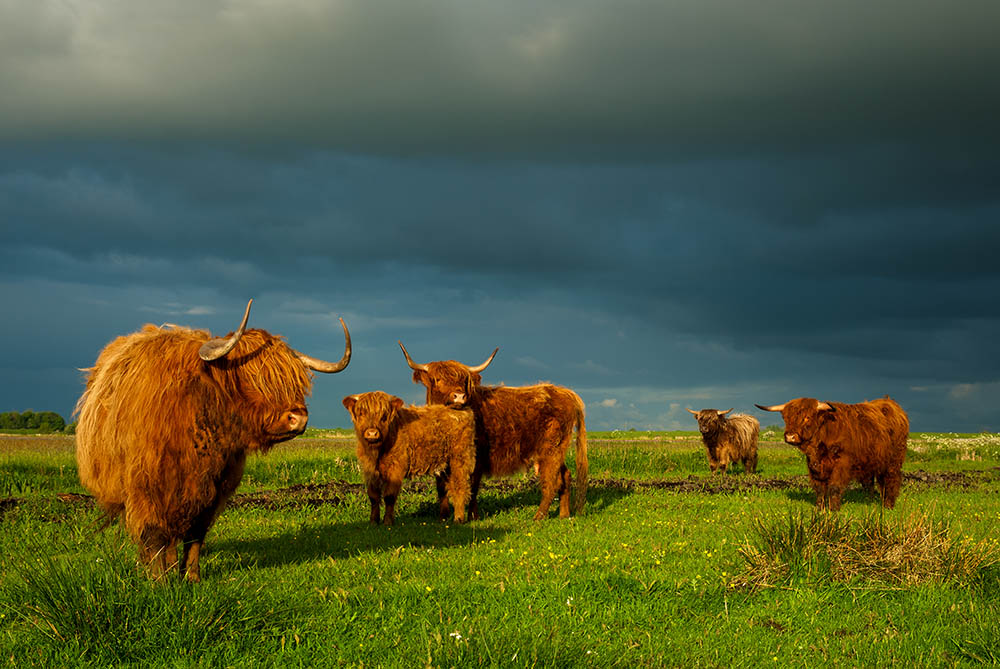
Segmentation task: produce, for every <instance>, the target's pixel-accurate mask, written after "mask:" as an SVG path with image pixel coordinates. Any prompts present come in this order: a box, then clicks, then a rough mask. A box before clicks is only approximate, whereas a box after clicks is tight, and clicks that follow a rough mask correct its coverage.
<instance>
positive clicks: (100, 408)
mask: <svg viewBox="0 0 1000 669" xmlns="http://www.w3.org/2000/svg"><path fill="white" fill-rule="evenodd" d="M251 304H253V300H250V302H249V303H248V304H247V309H246V313H244V315H243V322H242V323H241V324H240V327H239V328H238V329H237V330H236V332H234V333H230V334H229V335H227V336H226V337H221V338H212V336H211V335H210V334H209V333H208V331H206V330H192V329H188V328H185V327H178V326H173V325H164V326H161V327H157V326H155V325H146V326H145V327H143V328H142V330H140V331H138V332H134V333H132V334H129V335H125V336H122V337H118V338H116V339H114V340H113V341H112V342H111V343H109V344H108V345H107V346H106V347H105V348H104V350H103V351H101V354H100V355H99V356H98V358H97V362H96V363H95V364H94V366H93V367H91V368H90V369H89V370H84V371H87V372H89V375H88V378H87V387H86V389H85V390H84V392H83V395H82V396H81V397H80V400H79V401H78V402H77V405H76V411H75V413H76V414H78V415H79V423H78V425H77V430H76V459H77V463H78V464H79V473H80V481H81V482H82V483H83V485H84V486H85V487H86V488H87V489H88V490H90V492H92V493H93V494H94V496H95V497H96V498H97V501H98V503H99V504H100V506H101V508H102V509H103V511H104V512H105V514H106V518H107V521H108V522H110V521H112V520H114V519H115V518H116V517H119V516H120V517H121V519H122V521H123V523H124V525H125V528H126V529H127V531H128V533H129V535H130V536H131V537H132V540H133V541H134V542H135V543H136V544H137V545H138V547H139V551H140V556H141V559H142V561H143V562H144V563H145V564H147V565H148V568H149V571H150V575H151V576H153V577H154V578H161V577H162V576H163V575H164V574H165V573H166V572H167V571H168V570H169V569H172V568H173V566H174V565H175V564H176V565H177V566H178V570H179V572H180V574H181V575H182V576H185V577H186V578H187V580H188V581H192V582H195V581H198V580H200V577H201V574H200V569H199V564H198V558H199V555H200V552H201V547H202V545H203V544H204V542H205V535H206V534H207V533H208V530H209V528H210V527H211V526H212V523H213V522H214V521H215V519H216V517H217V516H218V514H219V512H220V511H221V510H222V508H223V506H224V505H225V503H226V501H227V500H228V499H229V497H230V496H231V495H232V494H233V492H234V491H235V490H236V487H237V486H238V485H239V483H240V480H241V479H242V478H243V467H244V463H245V461H246V455H247V452H248V451H258V452H261V453H264V452H266V451H268V450H269V449H270V448H271V447H272V446H274V445H275V444H277V443H278V442H282V441H286V440H288V439H291V438H293V437H295V436H298V435H300V434H302V432H303V431H304V430H305V428H306V423H307V422H308V419H309V414H308V411H307V410H306V404H305V398H306V396H307V395H308V394H309V391H310V390H311V388H312V374H311V371H310V370H312V371H317V372H323V373H334V372H339V371H341V370H342V369H344V368H345V367H347V364H348V363H349V362H350V359H351V337H350V333H349V332H348V331H347V326H346V325H345V324H344V321H343V319H341V321H340V323H341V326H342V327H343V328H344V339H345V350H344V355H343V357H342V358H341V360H340V361H339V362H336V363H330V362H325V361H323V360H318V359H316V358H312V357H309V356H307V355H303V354H301V353H298V352H296V351H294V350H292V349H291V348H289V347H288V345H287V344H285V342H284V340H283V339H282V338H281V337H278V336H275V335H272V334H269V333H268V332H265V331H264V330H258V329H250V330H247V329H246V325H247V319H248V318H249V316H250V305H251ZM178 542H183V545H182V546H180V547H178V551H177V560H176V562H175V561H174V560H172V559H168V551H169V550H171V549H173V547H175V546H177V544H178Z"/></svg>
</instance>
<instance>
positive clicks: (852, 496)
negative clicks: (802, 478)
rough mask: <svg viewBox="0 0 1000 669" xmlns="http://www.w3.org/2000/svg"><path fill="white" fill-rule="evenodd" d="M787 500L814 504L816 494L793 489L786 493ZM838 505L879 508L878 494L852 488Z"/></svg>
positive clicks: (809, 490) (841, 497)
mask: <svg viewBox="0 0 1000 669" xmlns="http://www.w3.org/2000/svg"><path fill="white" fill-rule="evenodd" d="M788 499H790V500H792V501H795V502H808V503H809V504H815V503H816V493H815V492H814V491H813V490H811V489H803V488H799V489H793V490H789V491H788ZM840 503H841V505H843V504H863V505H865V506H881V502H880V501H879V497H878V493H870V492H868V491H867V490H865V489H864V488H861V487H852V488H848V489H847V490H845V491H844V494H843V495H841V496H840Z"/></svg>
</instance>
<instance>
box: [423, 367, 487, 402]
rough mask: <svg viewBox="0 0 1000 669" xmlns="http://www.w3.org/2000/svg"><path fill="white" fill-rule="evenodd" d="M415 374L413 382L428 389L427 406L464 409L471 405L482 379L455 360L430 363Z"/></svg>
mask: <svg viewBox="0 0 1000 669" xmlns="http://www.w3.org/2000/svg"><path fill="white" fill-rule="evenodd" d="M426 367H427V369H417V370H414V372H413V382H414V383H421V384H423V385H424V386H425V387H426V388H427V404H444V405H446V406H452V407H463V406H465V405H466V404H468V403H469V400H470V398H471V397H472V394H473V393H474V392H475V390H476V387H477V386H479V383H480V381H481V380H482V377H480V376H479V374H478V373H476V372H471V371H469V369H468V367H466V366H465V365H463V364H462V363H460V362H455V361H454V360H445V361H442V362H430V363H427V365H426Z"/></svg>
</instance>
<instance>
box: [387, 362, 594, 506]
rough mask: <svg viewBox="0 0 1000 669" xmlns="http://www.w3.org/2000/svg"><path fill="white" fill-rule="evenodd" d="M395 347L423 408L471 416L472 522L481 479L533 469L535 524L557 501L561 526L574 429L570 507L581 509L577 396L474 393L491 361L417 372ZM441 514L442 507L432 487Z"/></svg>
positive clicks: (434, 365) (583, 466)
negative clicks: (467, 410)
mask: <svg viewBox="0 0 1000 669" xmlns="http://www.w3.org/2000/svg"><path fill="white" fill-rule="evenodd" d="M399 347H400V348H401V349H402V350H403V355H404V356H406V362H407V364H408V365H409V366H410V368H411V369H412V370H413V382H414V383H422V384H423V385H424V386H426V388H427V404H444V405H447V406H453V407H454V406H459V407H460V406H466V405H467V406H469V407H471V408H472V411H473V413H475V415H476V469H475V471H474V472H473V474H472V499H471V500H470V502H469V513H470V515H471V516H472V517H473V518H476V519H478V518H479V505H478V496H479V484H480V482H481V481H482V478H483V476H508V475H510V474H514V473H516V472H520V471H524V470H525V469H527V468H528V467H530V466H532V465H534V466H535V468H536V470H537V472H538V478H539V481H540V483H541V487H542V501H541V503H540V504H539V505H538V511H537V512H536V513H535V520H541V519H542V518H545V517H546V516H547V515H548V513H549V506H550V505H551V504H552V500H553V499H555V497H556V496H557V495H558V496H559V517H560V518H568V517H569V511H570V503H569V502H570V500H569V496H570V488H571V486H572V476H571V475H570V472H569V470H568V469H567V468H566V449H567V448H569V442H570V439H571V437H572V436H573V429H574V428H576V485H577V489H576V505H575V507H574V512H575V513H580V512H581V511H583V506H584V504H585V503H586V501H587V428H586V425H585V424H584V406H583V400H581V399H580V396H579V395H577V394H576V393H574V392H573V391H572V390H570V389H569V388H563V387H560V386H554V385H552V384H549V383H542V384H538V385H535V386H525V387H522V388H508V387H505V386H483V385H480V381H481V377H480V376H479V373H480V372H482V371H483V370H484V369H486V367H487V366H489V364H490V363H491V362H493V358H494V356H496V354H497V351H499V350H500V349H499V348H498V349H496V350H495V351H493V355H491V356H490V357H489V358H488V359H487V360H486V362H484V363H483V364H481V365H479V366H478V367H467V366H466V365H463V364H462V363H460V362H455V361H454V360H445V361H439V362H429V363H427V364H423V365H418V364H417V363H415V362H413V360H412V359H411V358H410V354H409V353H407V352H406V348H405V347H404V346H403V343H402V342H400V343H399ZM438 500H439V502H440V504H441V513H442V515H444V514H445V513H447V508H448V507H447V502H446V501H445V500H444V493H443V490H442V487H441V482H440V481H439V482H438Z"/></svg>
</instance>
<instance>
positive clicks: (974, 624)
mask: <svg viewBox="0 0 1000 669" xmlns="http://www.w3.org/2000/svg"><path fill="white" fill-rule="evenodd" d="M918 437H919V436H918ZM974 440H979V441H974ZM998 443H1000V440H998V439H997V437H996V436H995V435H993V436H990V437H989V438H983V437H981V436H977V435H967V436H963V437H954V436H951V435H932V436H929V437H928V438H926V439H923V438H922V437H921V438H917V439H914V440H911V447H912V446H916V447H917V448H918V449H919V450H911V453H910V454H909V456H908V460H907V465H906V469H907V471H911V472H916V471H918V470H919V471H925V472H962V471H972V472H974V475H970V477H969V478H968V479H962V480H961V482H959V483H954V482H949V481H948V480H944V479H942V480H937V481H929V482H922V481H918V480H908V481H906V482H904V486H903V490H902V494H901V496H900V499H899V502H898V504H897V508H896V509H895V510H892V511H886V512H884V513H880V512H879V508H878V506H877V505H876V504H874V503H873V501H872V500H871V499H870V498H868V497H866V496H865V495H864V494H863V492H862V491H861V490H860V489H857V488H852V489H851V490H849V491H848V492H847V493H846V494H845V500H844V506H843V509H842V511H841V512H840V514H838V515H836V516H834V517H833V520H828V521H817V522H820V523H822V522H827V526H826V527H825V533H824V531H821V530H824V528H823V527H822V526H817V527H813V526H811V525H810V522H811V519H812V518H813V517H814V516H813V515H812V501H813V498H812V493H811V490H810V489H809V488H808V483H807V482H805V481H804V480H801V482H800V483H793V484H792V485H791V486H790V487H785V488H775V487H768V486H766V485H763V484H762V485H758V486H756V487H746V488H740V489H737V490H735V491H734V492H727V493H725V494H709V493H707V492H688V491H685V492H679V491H678V489H674V488H669V487H666V488H662V489H660V488H656V487H653V486H652V485H643V484H653V483H656V482H662V481H668V482H669V481H678V482H681V481H687V480H689V478H690V477H694V478H693V479H691V480H694V481H698V482H706V483H711V482H713V481H716V482H718V481H725V482H737V483H738V482H758V483H763V482H766V481H768V480H769V479H773V478H782V479H783V480H787V481H792V482H794V481H800V479H802V478H803V475H804V473H805V466H804V464H803V462H802V456H801V455H800V454H799V453H798V452H797V451H796V450H795V449H792V448H790V447H787V446H784V445H782V444H779V443H777V442H766V443H765V444H763V446H762V449H761V457H760V470H761V473H760V474H759V475H758V476H756V477H746V476H744V475H732V474H730V475H727V476H726V477H725V478H723V477H722V476H721V475H716V477H714V479H713V477H711V476H709V474H708V467H707V464H706V463H705V459H704V454H703V451H702V447H701V445H700V443H699V442H698V440H697V436H696V435H694V434H693V433H687V434H677V435H664V436H659V437H653V438H650V439H646V440H634V441H633V440H629V441H627V442H625V441H623V440H621V439H615V438H607V439H605V438H603V437H600V436H598V435H597V434H596V433H592V434H591V439H590V466H591V477H592V478H593V479H594V485H593V486H592V488H591V491H590V494H589V496H588V506H587V512H586V513H585V514H584V515H582V516H580V517H575V518H572V519H570V520H569V521H560V520H558V519H557V518H554V517H553V518H551V519H550V520H548V521H545V522H541V523H534V522H532V521H531V516H532V515H533V513H534V508H535V506H536V505H537V502H538V493H537V489H536V488H535V487H534V486H533V485H532V484H531V483H530V482H529V481H527V480H526V479H525V478H523V477H515V478H514V479H512V480H510V481H508V483H514V484H515V485H514V486H513V487H511V486H504V487H500V486H498V485H496V484H495V483H491V484H490V485H489V486H488V487H486V488H485V489H484V491H483V497H482V504H481V506H482V507H483V508H484V510H485V511H486V512H487V513H488V515H487V517H486V518H484V519H483V520H481V521H478V522H473V523H470V524H468V525H464V526H455V525H452V524H446V523H440V522H438V521H436V520H434V519H433V518H432V517H431V516H430V515H429V514H428V512H429V511H430V508H431V506H432V505H431V499H432V497H433V493H432V492H431V490H430V488H431V486H428V485H427V483H426V482H424V484H423V486H422V487H421V490H420V491H419V492H418V491H417V490H415V488H416V486H415V485H413V483H408V484H407V485H404V488H403V492H402V494H401V496H400V502H399V506H398V507H397V512H398V514H399V517H398V525H397V526H395V527H393V528H391V529H390V528H385V527H374V528H372V527H369V526H368V524H367V522H366V519H367V506H368V503H367V500H366V499H364V498H363V495H362V494H361V493H360V492H359V491H357V489H356V488H355V489H352V490H353V492H352V494H344V495H342V496H341V497H338V498H337V499H338V502H339V503H320V504H312V503H309V502H307V501H305V499H304V498H289V499H288V503H286V504H282V505H279V506H278V507H277V508H273V509H269V508H264V507H263V506H261V505H252V504H245V505H239V506H235V507H234V508H230V509H228V510H226V511H225V512H224V513H223V514H222V515H221V516H220V518H219V520H218V522H217V523H216V525H215V526H214V527H213V529H212V532H211V533H210V534H209V540H208V545H207V548H206V552H205V554H204V556H203V560H202V577H203V579H204V582H203V583H201V584H198V585H195V586H191V585H188V584H185V583H181V582H177V581H176V580H171V581H170V582H167V583H162V584H152V583H150V582H148V581H147V580H146V579H145V578H144V576H143V575H142V572H141V570H139V569H138V568H137V567H136V551H135V549H134V547H133V546H132V545H131V543H130V542H129V541H128V540H127V539H126V538H125V537H124V536H123V535H122V533H121V531H120V530H119V528H118V527H117V526H113V527H112V528H109V529H108V530H106V531H104V532H102V533H95V526H96V523H97V513H96V512H95V511H94V510H92V509H88V508H87V507H86V506H85V505H84V504H81V503H79V502H70V501H63V500H62V499H59V498H57V497H56V494H57V493H65V492H84V491H83V490H82V488H80V486H79V483H78V482H76V481H75V464H74V462H73V455H72V440H64V441H62V442H52V441H42V442H39V443H38V444H37V449H33V448H32V447H31V445H30V444H26V443H24V442H20V441H19V442H17V443H14V442H11V441H9V440H5V439H3V438H0V476H4V477H6V478H4V479H3V480H6V481H9V483H7V484H5V485H7V486H8V487H9V488H10V489H12V490H13V489H14V483H12V482H14V481H18V483H17V484H16V485H17V489H18V490H20V491H21V492H7V493H4V492H2V491H0V497H16V498H18V502H17V504H16V505H13V506H7V507H0V508H3V509H5V510H3V511H0V513H2V514H3V515H2V516H0V663H3V664H6V665H7V666H18V667H20V666H67V665H73V666H77V665H80V664H84V665H92V666H102V667H104V666H134V665H139V664H142V665H144V666H146V665H155V666H250V665H253V666H361V665H366V666H393V667H394V666H400V667H410V666H424V665H431V666H595V667H605V666H623V667H632V666H704V665H709V666H757V665H761V664H768V665H772V666H773V665H780V666H789V665H791V666H816V665H821V664H822V665H827V664H840V665H848V666H889V665H903V664H905V665H914V666H941V665H948V666H951V665H953V664H969V665H971V664H976V663H979V662H996V661H998V658H1000V625H998V624H997V622H996V621H997V619H998V614H1000V606H998V603H997V602H998V601H1000V585H998V582H1000V579H998V575H997V573H996V566H995V565H993V564H992V563H990V562H989V558H990V556H991V555H993V554H994V553H995V552H996V551H997V550H998V543H997V539H996V537H998V536H1000V533H998V531H997V530H998V525H1000V494H998V493H1000V476H998V474H997V472H996V470H995V469H993V468H994V467H996V466H997V461H998V458H997V452H996V450H997V444H998ZM968 449H972V450H974V451H975V452H976V454H977V456H978V457H981V458H982V459H979V460H976V459H964V460H963V459H961V457H963V456H962V453H963V452H964V451H965V450H968ZM966 457H968V456H966ZM15 471H16V472H17V476H16V477H15V476H14V475H13V474H12V472H15ZM329 480H342V481H346V482H348V483H354V484H356V483H358V482H360V473H359V472H358V471H357V468H356V463H355V461H354V457H353V444H352V443H351V441H350V440H349V439H346V438H343V437H318V438H317V437H313V438H305V439H298V440H295V441H293V442H291V443H289V444H286V445H283V446H279V447H277V448H276V449H275V450H274V451H273V452H272V453H271V454H269V455H267V456H264V457H252V458H251V459H250V460H249V462H248V467H247V476H246V478H245V480H244V485H243V486H242V487H241V489H240V492H241V493H251V492H252V493H254V494H260V493H263V494H266V495H273V496H280V495H281V494H282V493H280V492H276V489H278V488H283V487H287V486H291V485H298V484H306V483H314V484H322V483H325V482H326V481H329ZM624 480H629V481H631V482H632V483H630V484H626V483H624ZM338 494H340V493H339V492H338ZM331 499H332V498H331ZM327 501H328V502H329V501H330V500H327ZM913 519H916V520H913ZM914 523H916V526H917V527H922V528H924V529H925V530H927V528H930V534H931V535H933V536H934V537H937V538H938V539H941V540H942V541H939V542H938V545H945V544H946V545H947V546H949V547H957V548H955V549H954V550H955V551H956V552H954V553H949V552H948V551H945V556H946V557H947V556H948V555H952V558H953V559H952V562H951V564H958V563H961V564H967V565H971V566H972V567H974V568H973V569H971V570H970V571H968V572H967V573H959V572H957V571H956V572H954V573H948V574H944V575H941V576H940V577H935V576H934V575H933V574H932V575H931V576H929V577H926V578H921V579H918V580H914V581H912V582H909V581H904V582H902V583H900V582H896V581H893V580H891V579H889V580H886V579H884V578H881V577H879V576H878V573H877V572H874V571H872V570H867V571H866V570H864V569H861V570H858V571H857V572H856V573H851V574H849V575H846V576H844V577H841V576H840V575H839V574H840V572H834V571H831V570H830V569H828V566H829V565H830V564H831V558H830V554H827V556H826V557H823V556H822V555H818V554H817V553H816V552H818V551H820V550H822V549H824V548H828V547H829V546H835V547H836V546H839V549H840V550H849V549H850V547H851V546H852V545H853V546H860V545H863V544H864V543H865V540H864V539H865V537H869V538H870V537H871V536H875V539H874V540H873V541H874V543H872V545H874V546H876V547H878V546H890V547H891V545H892V541H893V540H894V539H893V538H894V537H895V538H897V539H898V537H899V536H900V531H901V530H902V529H903V528H906V527H912V526H913V524H914ZM921 523H922V524H921ZM908 524H909V525H908ZM813 530H815V531H813ZM876 531H880V532H882V535H878V534H877V532H876ZM783 533H784V534H785V535H787V537H790V538H789V541H786V542H785V544H786V545H785V547H784V548H782V549H780V550H779V548H780V546H781V544H780V541H779V540H780V539H781V537H782V536H783ZM796 533H798V534H796ZM796 537H797V538H796ZM838 537H840V538H843V537H847V538H848V540H847V542H846V543H843V542H841V543H840V544H838V543H837V542H835V541H834V539H836V538H838ZM880 537H881V538H880ZM768 541H772V544H768V543H767V542H768ZM776 541H777V542H779V543H777V544H776V543H773V542H776ZM796 541H798V542H799V543H798V544H796V543H795V542H796ZM747 545H751V546H756V547H757V548H758V549H759V550H760V552H761V553H763V554H766V555H771V556H778V557H781V556H782V555H783V556H784V557H781V559H783V560H785V561H786V562H794V560H795V559H797V558H796V556H798V558H805V562H804V563H802V564H800V565H799V566H798V567H795V568H792V569H789V570H788V571H787V574H785V575H783V573H782V572H781V570H780V567H779V568H777V571H775V572H773V573H772V578H771V580H770V582H768V583H756V584H754V585H750V584H746V583H744V582H743V581H741V579H744V581H745V579H746V577H747V576H748V575H752V569H753V566H754V565H753V564H752V563H751V562H749V561H748V560H747V557H746V555H745V554H744V553H743V552H741V550H742V549H744V548H745V547H746V546H747ZM769 545H770V546H772V547H771V548H767V546H769ZM775 546H778V548H775ZM796 546H797V548H796ZM845 547H846V548H845ZM959 549H961V550H967V551H970V552H968V553H961V552H958V551H959ZM782 550H785V551H786V552H785V553H782V552H781V551H782ZM949 550H951V549H949ZM810 551H813V552H812V553H811V552H810ZM963 555H964V556H965V558H964V559H959V558H962V556H963ZM970 556H971V557H970ZM974 559H981V562H980V563H979V564H972V562H973V561H974Z"/></svg>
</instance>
